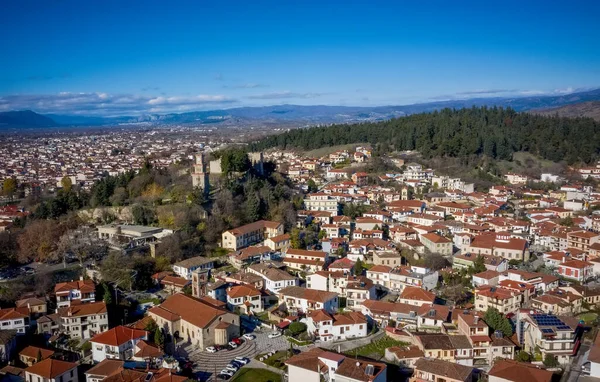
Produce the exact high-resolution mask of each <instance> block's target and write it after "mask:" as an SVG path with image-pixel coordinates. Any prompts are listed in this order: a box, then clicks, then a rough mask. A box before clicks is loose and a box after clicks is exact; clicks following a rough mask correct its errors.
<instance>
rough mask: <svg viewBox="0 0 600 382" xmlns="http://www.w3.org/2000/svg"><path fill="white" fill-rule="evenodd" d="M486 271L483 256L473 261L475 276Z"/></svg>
mask: <svg viewBox="0 0 600 382" xmlns="http://www.w3.org/2000/svg"><path fill="white" fill-rule="evenodd" d="M486 269H487V268H486V267H485V260H484V258H483V256H477V257H476V258H475V261H473V274H477V273H480V272H484V271H485V270H486Z"/></svg>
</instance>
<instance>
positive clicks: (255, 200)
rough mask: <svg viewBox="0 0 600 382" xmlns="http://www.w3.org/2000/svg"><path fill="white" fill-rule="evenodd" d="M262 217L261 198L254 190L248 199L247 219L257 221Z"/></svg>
mask: <svg viewBox="0 0 600 382" xmlns="http://www.w3.org/2000/svg"><path fill="white" fill-rule="evenodd" d="M259 219H260V198H259V197H258V195H257V194H256V193H255V192H253V193H251V194H250V195H248V200H247V201H246V220H247V221H249V222H255V221H257V220H259Z"/></svg>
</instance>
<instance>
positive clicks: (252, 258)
mask: <svg viewBox="0 0 600 382" xmlns="http://www.w3.org/2000/svg"><path fill="white" fill-rule="evenodd" d="M272 251H273V250H272V249H271V247H268V246H266V245H255V246H251V247H246V248H243V249H241V250H239V251H237V252H234V253H232V254H230V255H229V262H230V263H231V265H233V266H234V267H236V268H238V269H241V268H242V267H245V266H248V265H250V264H255V263H259V262H261V261H269V260H271V252H272Z"/></svg>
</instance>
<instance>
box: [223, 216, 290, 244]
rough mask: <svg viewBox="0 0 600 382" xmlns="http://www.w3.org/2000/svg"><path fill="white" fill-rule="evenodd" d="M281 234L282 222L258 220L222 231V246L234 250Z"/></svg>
mask: <svg viewBox="0 0 600 382" xmlns="http://www.w3.org/2000/svg"><path fill="white" fill-rule="evenodd" d="M280 235H283V224H281V223H279V222H273V221H268V220H259V221H256V222H254V223H250V224H246V225H243V226H241V227H237V228H234V229H230V230H228V231H225V232H223V234H222V237H221V241H222V244H221V245H222V247H223V248H226V249H232V250H234V251H237V250H240V249H242V248H245V247H248V246H250V245H254V244H258V243H260V242H262V241H264V240H265V239H268V238H272V237H276V236H280Z"/></svg>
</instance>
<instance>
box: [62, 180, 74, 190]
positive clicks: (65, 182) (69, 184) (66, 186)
mask: <svg viewBox="0 0 600 382" xmlns="http://www.w3.org/2000/svg"><path fill="white" fill-rule="evenodd" d="M60 185H61V186H62V188H63V190H64V191H65V192H70V191H71V188H72V187H73V181H72V180H71V177H70V176H63V178H62V179H61V180H60Z"/></svg>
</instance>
